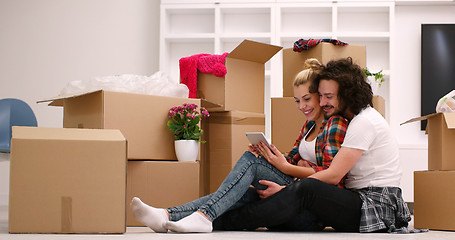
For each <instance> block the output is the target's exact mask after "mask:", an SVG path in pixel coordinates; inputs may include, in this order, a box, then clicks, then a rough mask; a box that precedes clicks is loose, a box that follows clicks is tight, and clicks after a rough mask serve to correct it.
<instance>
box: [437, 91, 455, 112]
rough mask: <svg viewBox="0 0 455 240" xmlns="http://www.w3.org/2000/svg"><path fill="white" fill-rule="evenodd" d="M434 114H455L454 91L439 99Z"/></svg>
mask: <svg viewBox="0 0 455 240" xmlns="http://www.w3.org/2000/svg"><path fill="white" fill-rule="evenodd" d="M436 112H438V113H443V112H455V90H452V91H451V92H449V93H448V94H447V95H445V96H444V97H442V98H441V99H439V101H438V104H437V105H436Z"/></svg>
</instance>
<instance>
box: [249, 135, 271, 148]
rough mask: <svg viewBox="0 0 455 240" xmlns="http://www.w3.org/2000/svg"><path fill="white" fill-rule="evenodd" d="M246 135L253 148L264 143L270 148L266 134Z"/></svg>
mask: <svg viewBox="0 0 455 240" xmlns="http://www.w3.org/2000/svg"><path fill="white" fill-rule="evenodd" d="M245 135H246V137H247V138H248V140H249V141H250V143H251V144H252V145H253V146H257V145H258V144H259V143H260V142H263V143H265V145H267V146H268V147H269V148H270V143H269V142H268V141H267V139H266V138H265V136H264V133H262V132H246V133H245Z"/></svg>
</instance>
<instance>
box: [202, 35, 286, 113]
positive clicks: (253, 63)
mask: <svg viewBox="0 0 455 240" xmlns="http://www.w3.org/2000/svg"><path fill="white" fill-rule="evenodd" d="M281 49H282V47H278V46H273V45H269V44H265V43H259V42H254V41H250V40H244V41H243V42H242V43H240V44H239V45H238V46H237V47H236V48H235V49H234V50H232V52H230V53H229V55H227V57H226V62H225V65H226V69H227V74H226V75H225V76H224V77H222V78H219V77H216V76H215V75H213V74H207V73H200V72H198V83H197V84H198V98H201V99H204V100H207V101H208V102H212V103H215V104H218V105H221V106H220V107H207V109H208V110H209V111H227V110H237V111H245V112H257V113H264V84H265V83H264V82H265V63H266V62H267V61H268V60H269V59H270V58H272V57H273V56H274V55H275V54H276V53H277V52H279V51H280V50H281Z"/></svg>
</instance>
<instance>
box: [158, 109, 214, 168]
mask: <svg viewBox="0 0 455 240" xmlns="http://www.w3.org/2000/svg"><path fill="white" fill-rule="evenodd" d="M168 116H169V120H168V122H167V126H168V127H169V129H170V130H171V131H172V132H173V133H174V140H175V141H174V143H175V153H176V155H177V159H178V160H179V161H195V160H196V158H197V154H198V150H199V142H201V143H205V141H203V140H201V136H202V134H203V132H204V131H203V130H202V129H201V128H200V127H199V122H200V121H201V120H202V119H204V118H207V117H209V116H210V114H209V112H208V111H207V110H206V109H205V108H204V107H199V106H198V105H196V104H190V103H184V104H183V105H181V106H177V107H173V108H171V109H170V110H169V113H168Z"/></svg>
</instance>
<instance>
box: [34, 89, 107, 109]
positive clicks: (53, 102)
mask: <svg viewBox="0 0 455 240" xmlns="http://www.w3.org/2000/svg"><path fill="white" fill-rule="evenodd" d="M100 91H103V90H95V91H91V92H83V93H72V94H62V95H58V96H55V97H51V98H47V99H43V100H39V101H36V103H43V102H50V103H49V106H63V100H64V99H68V98H74V97H79V96H83V95H88V94H91V93H95V92H100Z"/></svg>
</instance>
